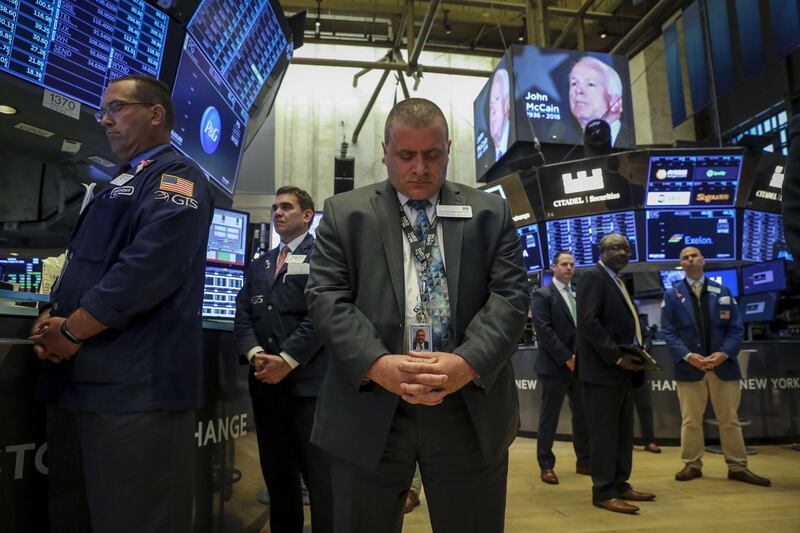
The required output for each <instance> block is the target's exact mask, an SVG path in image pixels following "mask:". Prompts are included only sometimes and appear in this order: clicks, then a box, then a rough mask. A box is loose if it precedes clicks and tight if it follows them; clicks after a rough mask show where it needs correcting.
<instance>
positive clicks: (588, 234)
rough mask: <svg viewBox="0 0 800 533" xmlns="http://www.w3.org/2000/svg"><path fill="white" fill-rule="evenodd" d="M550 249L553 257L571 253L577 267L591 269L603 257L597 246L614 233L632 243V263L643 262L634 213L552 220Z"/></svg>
mask: <svg viewBox="0 0 800 533" xmlns="http://www.w3.org/2000/svg"><path fill="white" fill-rule="evenodd" d="M546 225H547V249H548V250H550V251H551V253H556V252H558V251H562V250H563V251H566V252H570V253H571V254H572V255H573V256H574V257H575V266H576V267H581V266H589V265H592V264H594V263H596V262H597V260H598V259H599V258H600V253H599V252H598V250H597V243H599V242H600V239H602V238H603V237H605V236H606V235H608V234H610V233H619V234H621V235H624V236H625V237H627V239H628V243H629V244H630V246H631V259H630V261H631V262H632V263H634V262H636V261H638V260H639V252H638V246H637V243H638V238H637V232H636V216H635V215H634V212H633V211H622V212H619V213H604V214H602V215H590V216H585V217H576V218H566V219H562V220H548V221H547V223H546Z"/></svg>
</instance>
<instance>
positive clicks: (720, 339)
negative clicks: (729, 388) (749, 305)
mask: <svg viewBox="0 0 800 533" xmlns="http://www.w3.org/2000/svg"><path fill="white" fill-rule="evenodd" d="M707 290H708V306H709V316H710V318H711V344H710V350H711V353H713V352H722V353H724V354H725V355H727V356H728V359H726V360H725V361H724V362H723V363H722V364H721V365H719V366H718V367H717V368H715V369H714V372H716V373H717V376H718V377H719V378H720V379H722V380H725V381H731V380H734V379H740V378H741V377H742V376H741V372H740V371H739V363H738V362H737V360H736V357H737V355H738V354H739V345H740V344H741V342H742V338H743V337H744V327H743V326H742V317H741V316H740V315H739V306H738V305H737V303H736V300H735V299H734V298H733V297H732V296H731V291H730V289H728V288H727V287H725V286H724V285H720V284H719V283H717V282H715V281H713V280H711V279H709V280H708V288H707ZM689 291H691V289H690V288H689V287H688V286H687V284H686V283H685V282H680V283H676V284H675V285H674V286H673V287H672V288H671V289H669V290H668V291H667V292H666V293H664V303H663V304H662V306H661V333H662V334H663V335H664V340H665V341H666V342H667V346H669V350H670V353H671V354H672V358H673V360H674V361H675V379H677V380H678V381H700V380H701V379H703V371H702V370H698V369H697V368H695V367H693V366H692V365H691V364H689V363H687V362H686V361H684V360H683V358H684V357H685V356H686V355H687V354H688V353H691V352H695V353H700V354H702V353H703V339H702V337H701V335H700V329H699V328H698V327H697V321H696V320H695V316H694V307H693V305H692V301H691V297H692V296H691V293H690V292H689ZM726 316H728V317H729V318H725V317H726ZM705 355H710V354H705Z"/></svg>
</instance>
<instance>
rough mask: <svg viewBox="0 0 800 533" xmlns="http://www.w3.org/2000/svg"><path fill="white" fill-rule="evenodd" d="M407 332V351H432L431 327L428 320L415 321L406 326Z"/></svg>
mask: <svg viewBox="0 0 800 533" xmlns="http://www.w3.org/2000/svg"><path fill="white" fill-rule="evenodd" d="M406 330H407V332H408V351H410V352H430V351H432V346H433V344H432V341H433V328H432V326H431V324H430V323H429V322H417V323H414V324H409V325H408V326H406Z"/></svg>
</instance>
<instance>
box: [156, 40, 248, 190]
mask: <svg viewBox="0 0 800 533" xmlns="http://www.w3.org/2000/svg"><path fill="white" fill-rule="evenodd" d="M172 99H173V100H174V101H175V124H174V126H173V128H172V133H171V140H172V144H173V145H175V147H176V148H178V149H179V150H180V151H181V152H183V153H184V154H186V155H187V156H188V157H190V158H192V159H193V160H194V161H195V162H196V163H197V164H198V165H200V168H202V169H203V171H204V172H205V173H206V174H207V175H208V176H210V177H211V179H212V180H214V182H216V184H217V185H219V186H220V187H221V188H222V189H223V190H224V191H226V192H227V193H228V194H231V195H232V194H233V191H234V188H235V187H236V173H237V171H238V169H239V161H240V158H241V154H242V143H243V142H244V134H245V128H246V126H247V121H248V115H247V111H246V110H245V109H244V107H242V104H240V103H239V101H238V100H237V99H236V96H235V95H234V93H233V91H231V89H230V88H229V87H228V86H227V85H226V84H225V81H224V80H223V78H222V77H221V76H220V75H219V73H218V72H217V71H216V69H214V67H213V66H212V65H211V64H210V63H209V62H208V60H207V59H206V58H205V57H204V56H203V54H202V53H201V52H200V48H199V47H198V46H197V44H196V43H195V41H194V40H193V39H192V38H191V37H189V36H187V37H186V41H185V42H184V45H183V51H182V52H181V60H180V64H179V65H178V74H177V76H176V77H175V86H174V88H173V89H172Z"/></svg>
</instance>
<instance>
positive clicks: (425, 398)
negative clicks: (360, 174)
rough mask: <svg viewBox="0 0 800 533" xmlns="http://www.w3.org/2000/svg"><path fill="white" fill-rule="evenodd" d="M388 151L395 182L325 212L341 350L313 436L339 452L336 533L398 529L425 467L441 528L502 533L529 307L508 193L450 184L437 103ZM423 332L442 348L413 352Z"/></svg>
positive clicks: (325, 318)
mask: <svg viewBox="0 0 800 533" xmlns="http://www.w3.org/2000/svg"><path fill="white" fill-rule="evenodd" d="M383 150H384V162H385V164H386V169H387V173H388V176H389V179H388V181H384V182H382V183H378V184H375V185H371V186H367V187H362V188H360V189H356V190H355V191H352V192H348V193H344V194H338V195H336V196H333V197H331V198H329V199H328V200H326V201H325V210H324V215H323V218H322V223H321V225H320V226H319V228H318V229H317V237H318V238H317V242H316V248H315V251H314V259H315V260H314V262H313V263H312V265H311V279H310V280H309V285H308V290H307V291H308V298H309V307H310V309H311V315H312V318H313V320H314V323H315V326H316V327H317V328H318V331H319V333H320V334H321V336H322V338H323V342H324V343H325V346H326V349H327V350H328V351H329V352H330V359H329V366H328V373H327V375H326V376H325V381H324V383H323V385H322V389H321V392H320V398H319V402H318V404H317V412H316V417H315V420H314V431H313V434H312V441H313V442H315V443H317V444H319V445H320V446H321V447H322V448H324V449H325V450H326V451H328V452H329V453H330V454H331V455H333V456H334V458H333V459H332V470H331V474H332V481H333V489H334V529H335V531H337V532H339V533H374V532H381V533H390V532H399V531H400V530H401V528H402V520H403V518H402V517H403V513H402V510H403V504H404V502H405V499H406V494H407V492H408V490H409V485H410V483H411V479H412V477H413V475H414V468H415V463H417V462H418V463H419V467H420V471H421V473H422V481H423V483H424V485H425V492H426V494H427V501H428V506H429V510H430V517H431V523H432V526H433V531H435V532H442V531H458V532H460V533H461V532H463V533H469V532H475V533H478V532H481V533H484V532H488V531H491V532H493V533H494V532H500V531H502V530H503V522H504V516H505V496H506V481H507V475H508V446H509V445H510V444H511V442H512V441H513V440H514V438H515V436H516V432H517V427H518V425H519V409H518V404H517V390H516V386H515V384H514V379H513V372H512V368H511V363H510V358H511V355H512V354H513V353H514V351H515V350H516V346H517V343H518V341H519V339H520V336H521V334H522V330H523V328H524V323H525V316H526V314H527V308H528V291H527V283H526V279H525V267H524V264H523V261H522V253H521V248H520V244H519V238H518V236H517V232H516V230H515V229H514V223H513V220H512V217H511V213H510V211H509V207H508V204H507V203H506V202H505V201H504V200H503V199H502V198H500V197H498V196H497V195H493V194H487V193H484V192H482V191H478V190H476V189H473V188H472V187H467V186H464V185H459V184H456V183H452V182H446V181H445V175H446V173H447V163H448V155H449V151H450V141H449V137H448V129H447V121H446V119H445V117H444V115H443V113H442V111H441V110H440V109H439V108H438V107H437V106H436V104H434V103H433V102H430V101H428V100H424V99H421V98H411V99H406V100H403V101H402V102H399V103H398V104H397V105H396V106H395V107H394V108H393V109H392V111H391V112H390V113H389V116H388V117H387V119H386V127H385V131H384V142H383ZM419 323H427V324H430V327H431V331H432V333H433V338H432V339H431V340H432V348H433V351H432V352H429V353H416V354H415V356H413V357H412V356H410V355H405V354H406V353H407V351H406V350H407V347H406V346H404V344H405V343H406V342H407V341H406V339H407V338H408V331H409V329H408V328H409V327H412V328H413V327H415V326H414V325H415V324H419Z"/></svg>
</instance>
